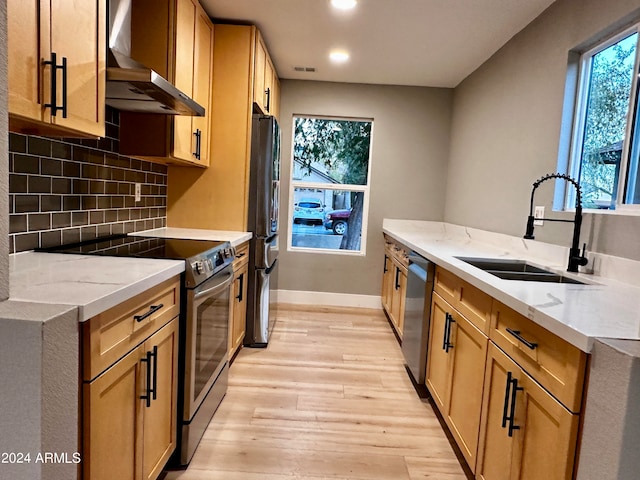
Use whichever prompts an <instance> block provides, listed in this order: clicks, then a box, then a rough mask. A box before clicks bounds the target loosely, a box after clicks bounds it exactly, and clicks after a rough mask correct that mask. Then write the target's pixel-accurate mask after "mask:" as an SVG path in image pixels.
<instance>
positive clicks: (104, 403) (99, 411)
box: [83, 318, 178, 480]
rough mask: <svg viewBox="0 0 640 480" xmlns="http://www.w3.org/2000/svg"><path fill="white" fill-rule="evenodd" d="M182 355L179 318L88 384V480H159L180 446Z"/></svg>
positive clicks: (85, 423) (85, 445) (85, 450)
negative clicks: (178, 403) (179, 363)
mask: <svg viewBox="0 0 640 480" xmlns="http://www.w3.org/2000/svg"><path fill="white" fill-rule="evenodd" d="M177 353H178V319H177V318H174V319H173V320H171V321H170V322H169V323H167V324H166V325H165V326H164V327H162V328H160V329H159V330H158V331H157V332H156V333H154V334H152V335H151V336H149V337H148V338H147V339H146V340H145V341H144V342H143V343H142V344H140V345H139V346H138V347H136V348H134V349H133V350H132V351H130V352H129V353H128V354H126V355H125V356H124V357H122V358H121V359H120V360H118V361H117V362H115V363H114V364H113V365H112V366H110V367H109V368H107V370H105V371H104V372H103V373H102V374H100V375H99V376H97V377H96V378H95V379H94V380H92V381H90V382H85V383H84V385H83V465H84V470H83V479H84V480H103V479H104V480H113V479H116V478H117V479H118V480H141V479H144V480H154V479H156V478H158V476H159V475H160V473H161V471H162V469H163V468H164V466H165V464H166V462H167V460H168V459H169V457H170V456H171V453H172V452H173V450H174V449H175V443H176V412H177V406H176V398H177ZM154 385H155V394H154V393H152V392H150V390H151V389H153V386H154ZM147 395H149V396H151V399H150V400H149V402H147V400H146V399H145V398H142V397H145V396H147Z"/></svg>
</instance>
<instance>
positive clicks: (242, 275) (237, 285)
mask: <svg viewBox="0 0 640 480" xmlns="http://www.w3.org/2000/svg"><path fill="white" fill-rule="evenodd" d="M248 271H249V266H248V265H247V264H245V265H244V266H242V267H240V269H239V270H238V271H237V272H235V276H236V279H235V282H234V284H233V298H232V299H231V300H232V302H233V310H232V326H231V329H230V330H229V331H230V334H231V337H230V348H229V356H230V358H231V357H232V356H233V355H234V354H235V352H236V350H237V349H238V348H239V347H240V345H242V342H243V340H244V334H245V330H246V322H247V280H248V279H247V274H248Z"/></svg>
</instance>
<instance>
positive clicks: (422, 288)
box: [402, 252, 435, 386]
mask: <svg viewBox="0 0 640 480" xmlns="http://www.w3.org/2000/svg"><path fill="white" fill-rule="evenodd" d="M434 274H435V264H434V263H432V262H430V261H429V260H427V259H426V258H424V257H422V256H421V255H418V254H417V253H415V252H411V253H410V254H409V268H408V273H407V295H406V300H405V311H404V328H403V331H402V353H403V354H404V359H405V362H406V364H407V371H408V372H409V375H410V376H411V377H412V380H413V382H414V383H415V384H416V385H417V386H424V380H425V371H426V365H427V341H428V339H429V319H430V316H431V293H432V292H433V277H434Z"/></svg>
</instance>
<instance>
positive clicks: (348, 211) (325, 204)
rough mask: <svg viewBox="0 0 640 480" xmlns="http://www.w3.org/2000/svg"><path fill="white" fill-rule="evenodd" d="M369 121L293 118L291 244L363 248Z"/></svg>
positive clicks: (360, 250)
mask: <svg viewBox="0 0 640 480" xmlns="http://www.w3.org/2000/svg"><path fill="white" fill-rule="evenodd" d="M372 126H373V124H372V121H370V120H347V119H331V118H314V117H295V118H294V139H293V168H292V179H291V187H292V188H291V196H290V198H291V204H292V205H291V207H292V208H291V212H292V228H291V236H290V239H289V240H290V243H289V245H290V247H291V248H293V249H303V248H311V249H317V250H327V251H351V252H359V253H363V233H364V232H366V212H367V210H368V208H367V207H368V194H369V170H370V150H371V131H372Z"/></svg>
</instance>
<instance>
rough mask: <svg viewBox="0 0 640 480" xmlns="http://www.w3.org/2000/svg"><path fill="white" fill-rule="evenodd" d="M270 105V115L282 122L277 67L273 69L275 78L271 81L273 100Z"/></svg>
mask: <svg viewBox="0 0 640 480" xmlns="http://www.w3.org/2000/svg"><path fill="white" fill-rule="evenodd" d="M270 102H271V103H270V105H269V113H270V114H271V115H273V116H274V117H276V119H277V120H278V121H279V120H280V80H279V79H278V74H277V73H276V69H275V67H274V68H273V77H272V81H271V100H270Z"/></svg>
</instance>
